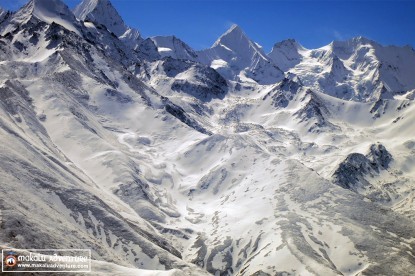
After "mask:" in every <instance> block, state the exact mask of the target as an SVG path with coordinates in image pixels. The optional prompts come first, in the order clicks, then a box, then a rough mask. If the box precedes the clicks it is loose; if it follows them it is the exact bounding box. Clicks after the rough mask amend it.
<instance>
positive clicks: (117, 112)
mask: <svg viewBox="0 0 415 276" xmlns="http://www.w3.org/2000/svg"><path fill="white" fill-rule="evenodd" d="M414 74H415V52H414V50H413V49H412V48H411V47H409V46H407V47H396V46H387V47H386V46H382V45H380V44H378V43H376V42H374V41H371V40H368V39H366V38H363V37H357V38H354V39H352V40H349V41H336V42H333V43H331V44H330V45H327V46H324V47H322V48H319V49H305V48H304V47H302V46H301V45H300V44H299V43H298V42H296V41H294V40H287V41H283V42H279V43H277V44H275V46H274V48H273V50H272V51H271V53H269V54H266V53H264V51H263V50H262V48H261V47H260V46H259V45H258V44H257V43H255V42H253V41H252V40H250V39H249V37H248V36H247V35H246V34H245V33H244V31H243V30H242V29H241V28H240V27H238V26H236V25H234V26H232V27H231V28H230V30H229V31H227V32H226V33H225V34H224V35H222V36H221V37H220V38H219V39H218V40H217V41H216V42H215V43H214V45H213V46H212V47H211V48H209V49H205V50H202V51H194V50H193V49H191V48H190V47H189V46H188V45H186V44H185V43H184V42H183V41H181V40H180V39H178V38H176V37H174V36H168V37H160V36H156V37H151V38H147V39H144V38H142V37H141V36H140V34H139V32H138V31H137V30H134V29H131V28H129V27H128V26H127V25H126V24H125V23H124V21H123V20H122V18H121V17H120V16H119V15H118V13H117V11H116V10H115V9H114V7H113V6H112V5H111V3H110V2H109V1H108V0H84V1H83V2H82V3H80V4H79V5H78V7H77V8H76V9H75V10H74V13H72V12H71V11H70V10H69V9H68V7H66V6H65V4H63V3H62V2H61V1H59V0H53V1H46V0H30V1H29V2H28V3H27V4H26V5H25V6H24V7H22V8H21V9H20V10H19V11H17V12H14V13H12V12H5V11H2V10H0V143H1V146H0V156H1V158H0V179H1V185H0V191H1V192H0V199H1V200H0V228H1V231H0V246H1V247H2V248H39V249H42V248H58V249H66V248H84V249H91V250H92V258H93V262H92V271H93V274H94V275H149V276H150V275H174V276H175V275H240V276H242V275H410V274H411V271H413V270H414V269H415V261H414V260H415V220H414V219H415V137H414V133H415V132H414V131H415V128H414V125H413V121H414V120H415V104H414V91H415V78H413V76H414Z"/></svg>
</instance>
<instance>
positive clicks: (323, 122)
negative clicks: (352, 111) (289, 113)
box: [294, 90, 339, 133]
mask: <svg viewBox="0 0 415 276" xmlns="http://www.w3.org/2000/svg"><path fill="white" fill-rule="evenodd" d="M301 103H302V104H301V106H300V108H299V110H297V111H296V112H295V113H294V116H296V117H297V118H298V119H299V120H300V122H302V123H305V124H306V126H307V128H308V131H310V132H316V133H320V132H322V131H334V130H339V128H338V127H337V126H336V125H334V124H333V123H331V122H330V121H329V120H328V118H330V117H331V116H330V111H329V110H328V108H327V107H326V106H325V104H324V103H323V102H322V101H321V100H320V98H319V97H318V96H317V95H316V94H315V93H314V92H313V91H311V90H307V91H306V92H305V94H304V95H303V97H302V98H301Z"/></svg>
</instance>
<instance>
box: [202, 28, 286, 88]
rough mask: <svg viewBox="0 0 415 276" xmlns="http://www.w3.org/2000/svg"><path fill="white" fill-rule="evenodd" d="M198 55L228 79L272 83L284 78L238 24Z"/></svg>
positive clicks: (203, 61)
mask: <svg viewBox="0 0 415 276" xmlns="http://www.w3.org/2000/svg"><path fill="white" fill-rule="evenodd" d="M198 55H199V60H200V61H201V62H202V63H204V64H207V65H209V66H211V67H212V68H214V69H216V70H218V72H219V73H221V74H222V75H223V76H224V77H225V78H227V79H231V80H237V81H240V80H249V81H250V82H251V81H252V82H257V83H261V84H271V83H276V82H278V81H280V80H281V79H282V77H283V73H282V71H281V70H280V69H279V68H278V67H277V66H275V65H274V64H272V62H271V61H270V60H269V58H268V57H267V56H266V55H265V53H264V52H263V50H262V47H261V46H260V45H258V44H257V43H255V42H253V41H252V40H251V39H249V38H248V36H247V35H246V34H245V32H244V31H243V30H242V29H241V28H240V27H239V26H238V25H232V27H231V28H230V29H229V30H228V31H226V32H225V33H224V34H223V35H222V36H221V37H219V39H218V40H217V41H216V42H215V43H214V44H213V46H212V47H211V48H210V49H206V50H203V51H200V52H198Z"/></svg>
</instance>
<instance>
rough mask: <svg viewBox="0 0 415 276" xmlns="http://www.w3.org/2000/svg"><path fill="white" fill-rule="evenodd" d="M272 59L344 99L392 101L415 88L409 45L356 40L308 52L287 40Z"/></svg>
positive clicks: (414, 57)
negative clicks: (387, 44) (400, 45)
mask: <svg viewBox="0 0 415 276" xmlns="http://www.w3.org/2000/svg"><path fill="white" fill-rule="evenodd" d="M269 57H270V58H271V60H273V62H274V63H275V64H277V65H279V66H280V67H281V68H284V71H288V72H290V73H293V74H296V75H298V76H299V77H300V78H301V80H302V81H303V83H304V84H305V85H307V86H309V87H310V88H313V89H315V90H318V91H321V92H323V93H326V94H328V95H331V96H334V97H337V98H341V99H345V100H354V101H376V100H379V99H390V98H393V97H394V96H399V95H403V94H405V93H406V92H408V91H412V90H414V88H415V81H414V79H413V77H412V75H413V74H412V72H413V70H414V64H415V52H414V50H413V48H412V47H410V46H405V47H397V46H382V45H380V44H378V43H376V42H374V41H371V40H369V39H366V38H363V37H356V38H353V39H351V40H347V41H334V42H332V43H331V44H330V45H327V46H325V47H322V48H320V49H312V50H307V49H305V48H303V47H302V46H301V45H299V44H298V43H297V42H295V41H293V40H287V41H284V42H281V43H277V44H276V45H275V46H274V47H273V49H272V51H271V52H270V53H269Z"/></svg>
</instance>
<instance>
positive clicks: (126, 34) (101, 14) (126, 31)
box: [73, 0, 142, 48]
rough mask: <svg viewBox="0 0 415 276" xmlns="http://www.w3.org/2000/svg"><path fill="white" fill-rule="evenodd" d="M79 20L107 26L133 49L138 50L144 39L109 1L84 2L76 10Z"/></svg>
mask: <svg viewBox="0 0 415 276" xmlns="http://www.w3.org/2000/svg"><path fill="white" fill-rule="evenodd" d="M73 12H74V14H75V16H76V17H77V18H79V19H80V20H83V21H90V22H94V23H95V24H98V25H103V26H105V27H106V28H107V29H108V30H109V31H110V32H112V33H114V34H115V35H116V36H117V37H118V38H119V39H120V40H122V41H123V42H124V43H125V44H126V45H128V46H130V47H131V48H136V47H137V46H138V45H139V44H140V42H141V40H142V38H141V37H140V33H139V32H138V31H137V30H135V29H132V28H130V27H128V26H127V25H126V24H125V23H124V20H123V19H122V18H121V16H120V15H119V14H118V12H117V10H116V9H115V8H114V6H113V5H112V4H111V2H110V1H108V0H84V1H82V2H81V3H80V4H79V5H78V6H76V8H75V9H74V11H73Z"/></svg>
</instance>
